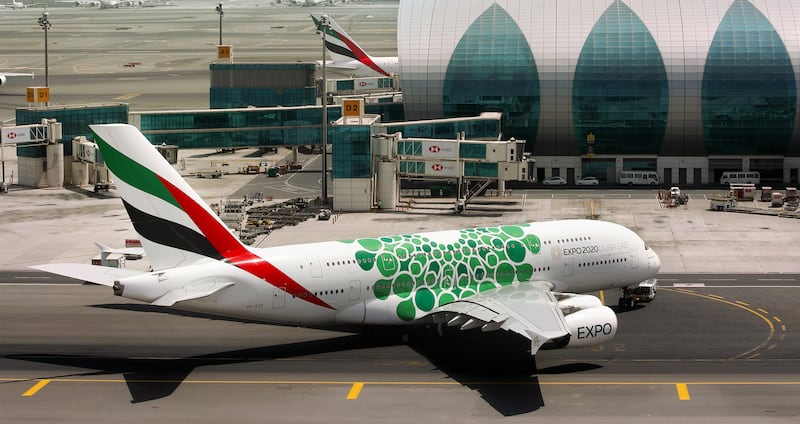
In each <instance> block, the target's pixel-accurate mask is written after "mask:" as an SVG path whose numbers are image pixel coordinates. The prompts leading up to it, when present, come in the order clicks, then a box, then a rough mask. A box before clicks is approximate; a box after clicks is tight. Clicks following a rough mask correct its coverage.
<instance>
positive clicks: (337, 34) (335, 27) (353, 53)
mask: <svg viewBox="0 0 800 424" xmlns="http://www.w3.org/2000/svg"><path fill="white" fill-rule="evenodd" d="M323 16H324V17H325V19H327V20H328V23H329V25H328V27H327V30H326V29H325V26H324V25H323V22H322V20H323ZM311 19H312V20H313V21H314V25H315V26H316V27H317V29H318V30H319V31H325V48H326V49H327V50H328V54H330V55H331V59H333V66H334V67H336V66H337V65H339V64H344V63H347V62H351V61H353V60H357V61H359V62H361V63H363V64H364V66H366V67H368V68H370V69H372V70H373V71H375V72H377V73H379V74H381V75H385V76H387V77H388V76H391V74H390V73H389V72H387V71H386V70H385V69H383V68H381V67H380V66H378V64H376V63H375V61H374V60H373V58H372V56H370V55H369V54H367V52H366V51H364V49H362V48H361V46H359V45H358V43H356V42H355V41H354V40H353V39H352V38H351V37H350V36H349V35H347V32H345V30H344V28H342V27H341V26H340V25H339V24H338V23H337V22H336V21H334V20H333V18H331V17H330V16H327V15H317V14H313V13H312V14H311Z"/></svg>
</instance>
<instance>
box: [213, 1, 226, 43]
mask: <svg viewBox="0 0 800 424" xmlns="http://www.w3.org/2000/svg"><path fill="white" fill-rule="evenodd" d="M214 10H216V11H217V13H219V45H220V46H221V45H222V15H224V14H225V13H223V12H222V3H217V7H216V8H215V9H214Z"/></svg>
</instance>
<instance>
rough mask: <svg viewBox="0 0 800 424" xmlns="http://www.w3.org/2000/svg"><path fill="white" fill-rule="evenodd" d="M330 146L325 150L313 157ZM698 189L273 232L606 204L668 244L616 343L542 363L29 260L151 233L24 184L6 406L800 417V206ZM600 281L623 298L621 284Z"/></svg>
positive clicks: (267, 182)
mask: <svg viewBox="0 0 800 424" xmlns="http://www.w3.org/2000/svg"><path fill="white" fill-rule="evenodd" d="M315 163H316V162H315V161H314V158H313V157H310V158H309V162H308V167H309V168H313V167H314V165H315ZM188 181H189V182H190V184H192V185H193V187H195V188H196V189H197V190H198V191H199V192H200V193H201V195H202V196H203V197H204V198H206V199H207V200H209V201H211V200H213V199H214V198H217V197H218V196H220V195H221V194H222V193H224V192H226V191H227V192H229V193H234V194H237V193H238V194H241V193H242V192H247V191H249V190H251V189H253V188H255V187H259V188H260V190H261V192H262V193H265V194H266V193H273V192H274V193H277V192H279V191H280V190H288V189H287V187H294V189H295V190H297V189H304V190H310V191H313V190H314V188H315V187H316V185H318V183H319V181H318V177H316V176H315V174H313V173H299V174H289V175H284V176H281V177H279V178H267V177H265V176H264V175H259V176H252V175H251V176H244V175H226V176H224V177H223V178H221V179H218V180H211V179H198V178H191V177H189V178H188ZM689 193H690V195H691V196H692V199H693V200H691V201H690V204H689V207H688V208H686V209H683V208H669V209H665V208H663V207H662V206H661V205H660V204H659V202H658V201H657V199H656V192H655V191H654V190H648V189H645V190H607V189H600V190H596V189H595V190H593V189H581V190H578V189H538V190H525V191H515V192H512V194H511V195H510V196H509V197H507V198H503V199H500V200H498V199H495V200H492V199H484V200H485V201H483V202H479V204H478V205H476V206H475V207H474V208H470V209H469V210H468V211H467V212H466V213H464V214H461V215H452V214H450V213H446V212H445V211H446V209H447V206H446V203H444V202H434V201H431V200H427V201H426V200H424V199H420V200H419V203H420V204H421V205H423V206H422V207H420V208H419V209H417V210H415V209H414V208H412V209H411V210H397V211H388V212H383V213H342V214H337V215H336V216H335V217H334V219H332V220H330V221H315V220H311V221H306V222H304V223H302V224H300V225H298V226H296V227H291V228H284V229H281V230H277V231H275V232H273V233H272V234H271V235H269V236H267V237H266V238H265V239H263V240H261V241H260V244H261V245H262V246H267V245H269V246H276V245H282V244H287V243H296V242H306V241H317V240H322V239H326V240H329V239H343V238H352V237H355V236H366V235H370V236H374V235H381V234H396V233H408V232H416V231H429V230H437V229H446V228H456V227H469V226H476V225H477V226H482V225H494V224H498V223H508V222H519V221H531V220H542V219H562V218H584V217H586V216H587V215H590V214H592V213H593V214H595V216H596V217H599V218H601V219H607V220H611V221H615V222H620V223H623V224H625V225H629V226H631V227H633V228H635V229H636V230H637V231H638V232H639V234H641V235H642V237H643V239H644V240H645V241H646V242H647V243H649V244H651V245H652V246H653V248H654V249H655V250H656V251H657V252H658V253H659V255H660V257H661V259H662V273H661V274H660V276H659V277H660V280H661V289H660V291H659V295H658V297H657V299H656V300H655V301H654V302H652V303H650V304H646V305H644V306H643V307H640V308H637V309H635V310H633V311H628V312H624V313H620V314H619V320H620V331H619V332H618V335H617V337H616V338H615V340H614V341H613V342H612V343H608V344H605V345H602V346H598V347H596V348H594V349H580V350H555V351H543V352H540V353H539V354H538V355H537V357H536V358H535V360H531V359H530V358H529V357H527V356H526V355H520V352H524V350H525V344H526V343H525V341H524V340H519V339H518V338H516V337H513V336H511V337H509V335H507V334H504V333H493V334H491V335H489V336H487V335H485V334H477V335H475V334H472V335H461V334H448V335H447V336H446V338H444V339H442V338H440V337H439V336H437V334H436V331H434V330H425V329H421V330H418V331H414V332H412V336H411V337H412V338H411V341H410V342H409V343H408V344H405V343H402V342H401V338H400V335H399V334H398V333H397V332H396V331H393V330H380V331H377V334H376V332H373V333H371V334H369V335H367V336H359V335H353V334H350V333H341V332H337V331H329V330H318V329H300V328H292V327H276V326H270V325H265V324H256V323H238V322H232V321H227V320H221V319H213V318H210V317H203V316H192V315H191V314H184V313H172V312H169V311H167V310H164V309H159V308H153V307H150V306H148V305H142V304H138V303H135V302H130V301H127V300H125V299H121V298H118V297H114V296H113V295H112V294H111V293H110V291H109V290H108V289H107V288H103V287H96V286H87V285H80V284H79V282H75V281H73V280H68V279H61V278H58V277H53V276H48V275H46V274H42V273H37V272H28V271H25V270H24V267H25V266H26V265H28V264H33V263H43V262H63V261H77V262H84V261H88V259H89V258H90V257H91V256H92V255H93V254H94V253H95V248H94V246H93V245H92V242H93V241H101V242H104V243H106V244H110V245H115V246H118V245H120V243H121V240H122V239H124V238H126V237H130V236H134V233H133V232H132V229H131V226H130V223H129V222H128V218H127V216H126V214H125V212H124V210H123V208H122V206H121V202H120V200H119V199H118V198H116V197H115V193H114V191H113V190H112V191H111V192H109V193H108V195H106V194H102V195H94V194H92V193H90V192H88V191H84V190H67V189H64V190H48V189H44V190H22V189H18V188H16V189H12V191H11V192H10V193H8V194H6V195H3V197H2V202H0V227H1V228H2V229H3V231H2V233H0V245H2V246H13V248H9V249H6V250H5V251H4V252H3V253H2V255H0V257H2V258H3V260H2V267H0V269H1V270H2V271H0V323H2V324H0V383H3V384H0V418H2V419H3V420H4V422H22V421H48V420H58V419H62V418H64V417H69V418H70V419H74V420H76V421H81V422H101V421H104V420H106V419H107V418H108V416H107V415H108V414H111V415H114V416H117V417H120V416H124V417H125V418H126V419H132V420H148V421H154V422H176V421H178V422H182V421H193V422H198V421H199V422H218V421H220V420H223V419H224V420H230V419H231V417H233V419H236V420H237V421H244V422H256V421H262V420H266V421H269V422H330V421H345V420H351V419H359V420H362V421H377V420H381V421H382V422H406V421H408V420H409V419H413V420H417V421H425V422H456V421H457V422H494V421H498V420H503V421H511V422H517V421H521V420H526V421H528V420H530V419H535V418H539V417H547V419H548V420H549V421H553V422H574V421H575V420H586V419H591V420H592V421H594V422H612V421H618V420H620V419H628V420H630V419H634V420H636V421H642V422H674V421H675V420H678V419H680V420H689V421H690V422H723V421H724V422H726V423H731V422H732V423H736V422H752V420H753V419H758V420H759V421H761V422H793V421H794V420H796V419H797V417H798V416H800V406H798V405H797V404H796V402H795V399H796V398H797V396H798V395H800V357H799V356H798V352H800V338H798V333H797V330H796V329H797V328H800V327H798V325H797V323H798V322H800V310H798V309H797V308H796V299H797V293H798V289H800V283H799V282H800V274H797V273H796V269H797V267H796V260H797V258H796V256H794V255H796V253H795V252H793V251H792V249H791V248H790V246H792V241H793V240H794V239H796V236H797V231H798V226H797V221H796V220H793V219H785V218H778V217H764V216H751V215H742V214H735V213H726V212H713V211H709V210H706V209H707V207H708V204H707V202H706V201H703V200H700V199H702V196H705V195H706V194H703V193H702V192H701V191H699V190H698V191H690V192H689ZM238 194H237V195H238ZM274 200H275V201H277V200H280V199H277V198H276V199H274ZM436 208H439V210H438V211H437V210H435V209H436ZM762 233H763V234H764V235H763V236H762V235H760V234H762ZM43 235H44V236H43ZM726 249H727V250H728V252H725V250H726ZM134 263H140V264H137V266H140V265H141V264H144V263H146V261H131V262H129V264H134ZM596 294H597V295H599V296H602V297H603V299H604V301H605V303H607V304H615V303H616V297H615V296H616V294H615V293H613V292H608V293H596ZM498 364H500V365H504V366H503V367H501V369H499V370H498V369H497V368H496V367H497V366H498ZM505 365H511V366H512V368H511V369H512V370H514V371H517V372H514V373H511V374H509V373H508V372H509V368H508V367H505ZM520 370H522V373H519V372H518V371H520ZM394 411H400V412H397V413H394Z"/></svg>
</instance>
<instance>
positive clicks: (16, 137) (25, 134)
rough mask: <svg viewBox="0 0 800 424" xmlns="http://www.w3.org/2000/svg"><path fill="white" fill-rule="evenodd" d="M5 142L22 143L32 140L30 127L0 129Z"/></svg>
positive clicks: (0, 134)
mask: <svg viewBox="0 0 800 424" xmlns="http://www.w3.org/2000/svg"><path fill="white" fill-rule="evenodd" d="M0 136H2V137H3V144H20V143H29V142H30V141H31V129H30V127H3V128H2V129H0Z"/></svg>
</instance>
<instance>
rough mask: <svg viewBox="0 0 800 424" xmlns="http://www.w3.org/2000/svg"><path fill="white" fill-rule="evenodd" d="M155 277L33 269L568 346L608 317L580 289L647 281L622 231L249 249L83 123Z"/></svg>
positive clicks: (277, 315) (155, 167)
mask: <svg viewBox="0 0 800 424" xmlns="http://www.w3.org/2000/svg"><path fill="white" fill-rule="evenodd" d="M91 129H92V131H93V133H94V136H95V137H94V138H95V141H96V142H97V144H98V145H99V147H100V151H101V152H102V155H103V158H104V159H105V161H106V164H107V165H108V167H109V169H110V170H111V171H112V172H113V173H114V176H115V178H116V180H115V184H116V186H117V189H118V191H119V193H120V195H121V197H122V201H123V203H124V205H125V208H126V209H127V211H128V215H129V216H130V218H131V221H132V222H133V225H134V227H135V229H136V231H137V232H138V233H139V235H140V237H141V241H142V246H143V247H144V250H145V252H146V253H147V257H148V258H149V260H150V263H151V265H152V267H153V271H152V272H142V271H133V270H125V269H117V268H106V267H98V266H91V265H86V264H48V265H40V266H37V267H35V268H37V269H41V270H44V271H48V272H52V273H55V274H60V275H65V276H69V277H73V278H78V279H81V280H86V281H90V282H93V283H97V284H102V285H105V286H109V287H111V288H113V291H114V293H115V294H116V295H118V296H123V297H127V298H131V299H136V300H139V301H142V302H148V303H151V304H153V305H160V306H164V307H172V308H177V309H182V310H188V311H195V312H203V313H208V314H215V315H220V316H226V317H234V318H241V319H247V320H259V321H264V322H270V323H280V324H289V325H307V326H315V327H319V326H325V325H332V326H333V325H348V326H352V325H356V326H370V325H414V324H423V323H425V324H429V323H439V324H442V325H448V326H451V327H458V328H461V329H462V330H471V329H475V330H474V331H478V330H477V329H481V330H482V331H484V332H488V331H496V330H506V331H511V332H514V333H518V334H520V335H522V336H524V337H526V338H528V339H529V340H530V341H531V354H536V352H537V351H538V350H539V349H540V348H541V347H542V346H543V345H545V344H550V345H551V346H552V347H579V346H587V345H593V344H598V343H603V342H606V341H608V340H610V339H611V338H612V337H613V336H614V334H615V333H616V331H617V318H616V315H615V313H614V311H613V310H611V309H610V308H608V307H606V306H604V305H602V304H601V303H600V300H599V299H598V298H597V297H595V296H591V295H582V294H579V293H587V292H593V291H597V290H603V289H612V288H622V287H627V286H631V285H634V284H636V283H638V282H640V281H643V280H646V279H649V278H651V277H653V276H654V275H655V274H656V273H657V272H658V269H659V266H660V262H659V258H658V256H657V255H656V253H655V252H654V251H653V250H652V249H650V248H649V247H648V246H647V244H646V243H645V242H644V241H643V240H642V239H641V238H639V237H638V236H637V235H636V234H635V233H634V232H633V231H631V230H629V229H627V228H625V227H622V226H620V225H617V224H613V223H609V222H602V221H588V220H565V221H552V222H541V223H523V224H518V225H502V226H498V227H487V228H471V229H463V230H453V231H437V232H429V233H420V234H405V235H396V236H387V237H374V238H362V239H355V240H345V241H330V242H321V243H308V244H298V245H291V246H281V247H271V248H251V247H248V246H246V245H244V244H242V243H240V242H239V240H238V239H237V238H236V236H235V235H234V234H233V233H232V232H231V231H230V230H229V229H228V228H227V227H226V226H225V224H223V222H222V221H221V220H220V219H219V218H218V217H217V215H216V214H215V213H214V212H213V211H212V210H211V209H210V208H209V206H208V205H207V204H206V203H205V202H204V201H203V200H202V199H201V198H200V197H199V196H198V195H197V193H195V192H194V190H192V188H191V187H190V186H189V184H187V183H186V181H184V180H183V179H182V178H181V177H180V175H178V173H177V172H176V171H175V169H174V168H173V167H172V166H171V165H170V164H169V163H167V161H166V160H165V159H164V158H163V157H162V156H161V155H160V154H159V153H158V152H157V150H156V149H155V148H154V147H153V146H152V145H151V144H150V143H149V142H148V140H147V139H146V138H145V137H144V135H142V133H141V132H139V130H137V129H136V128H135V127H132V126H129V125H122V124H115V125H92V126H91Z"/></svg>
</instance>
